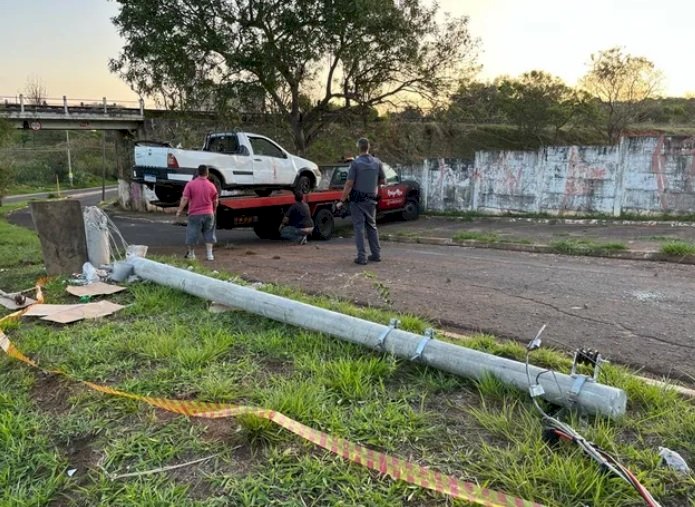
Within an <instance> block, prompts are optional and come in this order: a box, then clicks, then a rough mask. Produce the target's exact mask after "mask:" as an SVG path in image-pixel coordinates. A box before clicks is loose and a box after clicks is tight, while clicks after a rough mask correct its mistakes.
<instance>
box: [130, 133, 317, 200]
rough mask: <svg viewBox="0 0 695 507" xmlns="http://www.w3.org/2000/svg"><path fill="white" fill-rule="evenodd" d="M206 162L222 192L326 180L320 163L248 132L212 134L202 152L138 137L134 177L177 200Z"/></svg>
mask: <svg viewBox="0 0 695 507" xmlns="http://www.w3.org/2000/svg"><path fill="white" fill-rule="evenodd" d="M203 164H204V165H207V166H208V167H209V168H210V180H211V181H212V182H213V183H214V184H215V186H216V187H217V189H218V191H221V190H232V189H253V190H254V191H255V192H256V193H257V194H258V195H259V196H267V195H270V193H271V192H272V191H273V190H276V189H293V190H300V191H302V192H303V193H308V192H310V191H311V190H313V189H314V188H316V187H317V186H318V185H319V184H320V182H321V173H320V171H319V168H318V166H317V165H316V164H315V163H314V162H311V161H310V160H306V159H303V158H300V157H297V156H295V155H291V154H290V153H289V152H288V151H287V150H285V149H284V148H282V147H281V146H280V145H279V144H277V143H276V142H275V141H273V140H272V139H270V138H268V137H265V136H262V135H258V134H252V133H248V132H222V133H214V134H208V135H207V136H206V137H205V143H204V144H203V148H202V149H201V150H184V149H180V148H173V147H171V146H169V145H167V144H163V143H154V142H150V141H138V142H136V143H135V165H134V167H133V179H134V180H135V181H140V182H144V183H146V184H147V185H149V186H150V187H152V186H153V187H154V191H155V194H156V195H157V198H158V199H160V200H161V201H164V202H175V201H177V200H179V199H180V198H181V193H182V192H183V187H184V186H185V185H186V183H187V182H188V181H189V180H191V179H192V178H193V177H194V175H195V174H196V171H197V168H198V166H200V165H203Z"/></svg>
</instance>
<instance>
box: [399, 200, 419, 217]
mask: <svg viewBox="0 0 695 507" xmlns="http://www.w3.org/2000/svg"><path fill="white" fill-rule="evenodd" d="M419 216H420V203H419V202H418V200H417V199H408V200H407V201H406V203H405V207H404V208H403V211H401V218H402V219H403V220H417V217H419Z"/></svg>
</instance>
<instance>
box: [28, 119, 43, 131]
mask: <svg viewBox="0 0 695 507" xmlns="http://www.w3.org/2000/svg"><path fill="white" fill-rule="evenodd" d="M29 126H30V127H31V130H41V122H40V121H32V122H31V123H30V124H29Z"/></svg>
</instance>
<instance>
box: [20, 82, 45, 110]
mask: <svg viewBox="0 0 695 507" xmlns="http://www.w3.org/2000/svg"><path fill="white" fill-rule="evenodd" d="M46 95H47V94H46V85H45V84H44V83H43V81H42V80H41V78H40V77H38V76H29V77H28V78H27V83H26V85H25V86H24V96H25V97H26V98H27V101H28V103H29V104H30V105H33V106H40V105H41V104H43V102H44V101H45V100H46Z"/></svg>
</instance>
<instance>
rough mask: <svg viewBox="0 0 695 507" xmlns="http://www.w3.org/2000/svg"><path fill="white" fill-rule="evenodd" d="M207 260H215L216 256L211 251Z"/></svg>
mask: <svg viewBox="0 0 695 507" xmlns="http://www.w3.org/2000/svg"><path fill="white" fill-rule="evenodd" d="M207 260H209V261H214V260H215V256H214V255H212V254H211V253H209V254H208V255H207Z"/></svg>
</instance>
